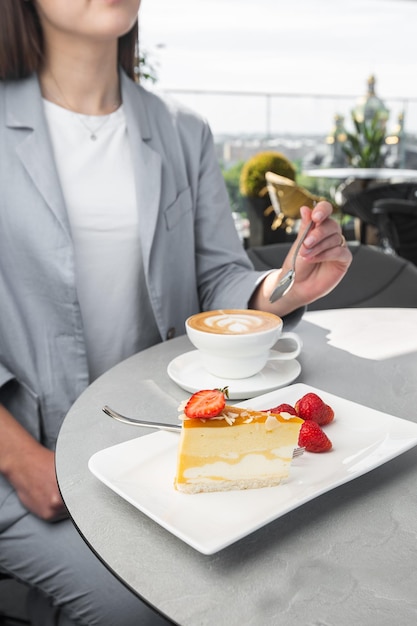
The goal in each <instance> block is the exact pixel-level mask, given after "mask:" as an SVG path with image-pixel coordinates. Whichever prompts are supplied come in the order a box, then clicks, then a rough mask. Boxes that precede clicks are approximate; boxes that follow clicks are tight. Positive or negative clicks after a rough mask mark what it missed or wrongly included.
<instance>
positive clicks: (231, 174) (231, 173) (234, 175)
mask: <svg viewBox="0 0 417 626" xmlns="http://www.w3.org/2000/svg"><path fill="white" fill-rule="evenodd" d="M243 164H244V162H243V161H239V162H238V163H235V164H234V165H232V167H229V168H227V169H226V168H224V167H222V173H223V178H224V182H225V183H226V188H227V192H228V194H229V200H230V206H231V208H232V211H237V212H239V213H242V212H243V211H244V205H243V198H242V195H241V193H240V189H239V181H240V174H241V171H242V168H243Z"/></svg>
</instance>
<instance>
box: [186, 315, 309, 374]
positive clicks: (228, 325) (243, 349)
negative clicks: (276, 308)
mask: <svg viewBox="0 0 417 626" xmlns="http://www.w3.org/2000/svg"><path fill="white" fill-rule="evenodd" d="M282 327H283V322H282V319H281V318H280V317H278V316H277V315H273V314H272V313H266V312H264V311H255V310H253V309H218V310H214V311H204V312H202V313H197V314H195V315H192V316H191V317H189V318H188V319H187V320H186V322H185V329H186V332H187V335H188V338H189V339H190V341H191V343H192V344H193V345H194V346H195V347H196V348H197V350H198V351H199V353H200V355H201V358H202V362H203V365H204V367H205V369H206V370H207V371H208V372H210V373H211V374H213V375H214V376H217V377H219V378H226V379H227V378H230V379H240V378H249V377H250V376H254V375H255V374H258V373H259V372H260V371H261V370H262V369H263V368H264V367H265V365H266V364H267V362H268V361H272V360H274V361H276V360H280V361H284V360H290V359H295V358H296V357H297V356H298V355H299V354H300V352H301V348H302V342H301V340H300V338H299V337H298V335H296V334H295V333H290V332H285V333H284V332H282ZM281 342H285V343H286V344H287V346H288V343H291V344H292V345H293V349H292V350H291V351H283V352H279V351H277V350H276V348H277V347H278V346H276V345H275V344H277V343H278V344H280V343H281ZM272 347H274V348H275V350H271V348H272Z"/></svg>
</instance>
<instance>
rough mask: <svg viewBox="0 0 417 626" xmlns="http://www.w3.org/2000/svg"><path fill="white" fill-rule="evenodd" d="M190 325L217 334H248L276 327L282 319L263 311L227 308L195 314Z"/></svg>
mask: <svg viewBox="0 0 417 626" xmlns="http://www.w3.org/2000/svg"><path fill="white" fill-rule="evenodd" d="M188 325H189V326H190V327H191V328H194V329H195V330H200V331H203V332H206V333H214V334H217V335H248V334H251V333H259V332H263V331H266V330H270V329H272V328H276V327H277V326H280V325H281V319H280V318H279V317H277V316H276V315H273V314H272V313H265V312H263V311H252V310H248V311H246V310H233V309H231V310H229V309H226V310H218V311H205V312H204V313H198V314H197V315H193V316H192V317H190V318H189V319H188Z"/></svg>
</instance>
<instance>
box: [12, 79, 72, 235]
mask: <svg viewBox="0 0 417 626" xmlns="http://www.w3.org/2000/svg"><path fill="white" fill-rule="evenodd" d="M6 125H7V126H8V127H9V128H13V129H15V134H16V136H15V150H16V153H17V155H18V156H19V158H20V160H21V162H22V164H23V166H24V167H25V169H26V171H27V173H28V174H29V176H30V178H31V179H32V181H33V183H34V185H35V187H36V188H37V189H38V191H39V193H40V194H41V195H42V197H43V198H44V200H45V202H46V204H47V205H48V207H49V208H50V209H51V211H52V212H53V213H54V214H55V216H56V218H57V219H58V221H59V222H60V223H61V225H62V226H63V228H64V229H65V230H66V231H68V230H69V224H68V218H67V213H66V210H65V202H64V198H63V195H62V191H61V186H60V183H59V178H58V172H57V170H56V166H55V161H54V157H53V151H52V146H51V143H50V139H49V133H48V129H47V124H46V119H45V115H44V111H43V105H42V96H41V92H40V88H39V83H38V80H37V77H36V75H32V76H31V77H30V78H28V79H26V80H24V81H18V82H16V83H8V85H7V91H6Z"/></svg>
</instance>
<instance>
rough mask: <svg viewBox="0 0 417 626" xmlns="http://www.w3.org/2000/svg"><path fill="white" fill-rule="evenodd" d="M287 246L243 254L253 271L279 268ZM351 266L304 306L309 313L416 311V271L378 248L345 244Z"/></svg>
mask: <svg viewBox="0 0 417 626" xmlns="http://www.w3.org/2000/svg"><path fill="white" fill-rule="evenodd" d="M290 245H291V244H287V243H283V244H275V245H271V246H259V247H257V248H249V249H248V250H246V253H247V255H248V256H249V258H250V259H251V261H252V263H253V264H254V266H255V269H257V270H261V271H263V270H265V271H266V270H269V269H271V268H275V267H281V264H282V262H283V260H284V258H285V256H286V255H287V253H288V251H289V249H290ZM348 246H349V249H350V251H351V252H352V255H353V260H352V264H351V266H350V268H349V270H348V271H347V273H346V275H345V276H344V277H343V279H342V280H341V282H340V283H339V284H338V285H337V287H335V289H333V291H331V292H330V293H329V294H327V295H326V296H324V297H323V298H320V299H319V300H316V301H315V302H313V303H312V304H309V305H308V310H309V311H317V310H322V309H342V308H352V307H406V308H410V307H411V308H417V267H416V266H415V265H413V264H412V263H410V262H409V261H406V260H405V259H403V258H401V257H398V256H392V255H389V254H385V253H384V252H383V251H382V250H381V249H380V248H377V247H375V246H368V245H364V244H360V243H351V242H349V244H348Z"/></svg>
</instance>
